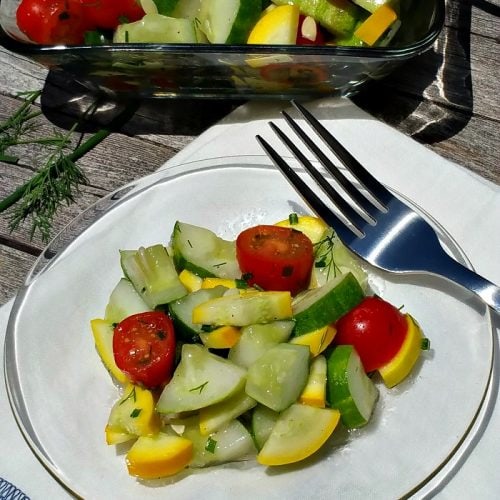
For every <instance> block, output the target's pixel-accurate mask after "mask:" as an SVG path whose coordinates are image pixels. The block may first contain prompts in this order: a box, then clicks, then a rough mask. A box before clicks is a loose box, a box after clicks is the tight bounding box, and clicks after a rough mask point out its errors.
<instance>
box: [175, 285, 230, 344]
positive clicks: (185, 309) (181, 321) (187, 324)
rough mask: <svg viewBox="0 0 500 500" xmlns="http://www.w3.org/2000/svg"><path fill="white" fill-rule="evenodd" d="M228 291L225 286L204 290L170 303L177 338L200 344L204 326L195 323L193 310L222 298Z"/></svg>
mask: <svg viewBox="0 0 500 500" xmlns="http://www.w3.org/2000/svg"><path fill="white" fill-rule="evenodd" d="M226 290H227V288H225V287H223V286H216V287H214V288H203V289H201V290H197V291H196V292H192V293H189V294H188V295H185V296H184V297H181V298H180V299H177V300H174V301H173V302H170V304H169V305H168V309H169V311H170V316H171V317H172V320H173V322H174V326H175V333H176V335H177V337H178V338H180V339H182V340H185V341H186V342H198V341H199V335H200V333H202V331H203V325H201V324H195V323H193V309H194V308H195V307H196V306H197V305H199V304H202V303H203V302H206V301H207V300H211V299H215V298H217V297H221V296H222V295H223V294H224V292H225V291H226Z"/></svg>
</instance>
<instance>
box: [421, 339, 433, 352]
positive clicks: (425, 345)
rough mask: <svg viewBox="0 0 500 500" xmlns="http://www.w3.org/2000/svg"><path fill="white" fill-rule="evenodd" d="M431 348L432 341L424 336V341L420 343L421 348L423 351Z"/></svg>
mask: <svg viewBox="0 0 500 500" xmlns="http://www.w3.org/2000/svg"><path fill="white" fill-rule="evenodd" d="M430 348H431V341H430V339H428V338H427V337H424V338H423V339H422V342H421V343H420V349H422V351H428V350H429V349H430Z"/></svg>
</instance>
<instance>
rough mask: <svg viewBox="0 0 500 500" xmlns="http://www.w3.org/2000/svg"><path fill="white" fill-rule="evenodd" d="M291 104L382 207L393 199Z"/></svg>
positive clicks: (303, 111) (313, 120)
mask: <svg viewBox="0 0 500 500" xmlns="http://www.w3.org/2000/svg"><path fill="white" fill-rule="evenodd" d="M292 104H293V106H294V107H295V109H297V111H298V112H299V113H300V114H301V115H302V116H303V117H304V119H305V120H306V122H307V123H309V125H310V126H311V127H312V128H313V129H314V131H315V132H316V133H317V134H318V135H319V136H320V137H321V138H322V139H323V141H325V143H326V144H327V145H328V146H329V147H330V149H331V150H332V152H333V153H334V154H335V155H336V156H337V158H338V159H339V160H340V161H341V162H342V163H343V164H344V166H345V167H346V168H347V170H349V172H351V174H352V175H354V177H355V178H356V179H357V180H358V181H359V182H360V183H361V184H362V185H363V186H364V188H365V189H366V190H367V191H368V192H369V193H370V195H371V196H373V197H374V198H375V199H376V200H377V201H378V202H379V203H380V204H381V205H382V206H383V207H386V206H387V204H388V203H389V201H390V200H391V199H392V198H393V196H392V194H391V193H390V192H389V190H388V189H387V188H386V187H385V186H384V185H383V184H381V183H380V182H379V181H378V180H377V179H376V178H375V177H373V175H372V174H370V172H368V170H366V169H365V168H364V167H363V165H361V163H359V161H358V160H356V158H354V156H352V155H351V153H349V151H347V149H346V148H345V147H344V146H342V144H340V142H339V141H338V140H337V139H335V137H333V135H332V134H331V133H330V132H329V131H328V130H327V129H326V128H325V127H324V126H323V125H322V124H321V123H320V122H319V120H318V119H316V118H315V117H314V116H313V115H312V114H311V113H310V112H309V111H308V110H307V109H306V108H305V107H304V106H303V105H302V104H300V103H298V102H296V101H294V100H292Z"/></svg>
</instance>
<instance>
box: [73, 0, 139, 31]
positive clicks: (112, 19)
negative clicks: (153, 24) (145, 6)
mask: <svg viewBox="0 0 500 500" xmlns="http://www.w3.org/2000/svg"><path fill="white" fill-rule="evenodd" d="M80 3H81V4H82V7H83V12H84V16H85V19H86V20H87V22H88V24H89V25H91V26H94V28H101V29H110V30H111V29H114V28H116V27H117V26H118V25H119V24H121V23H124V22H127V23H131V22H133V21H137V20H139V19H141V18H142V17H143V16H144V11H143V10H142V7H141V4H140V2H139V0H80Z"/></svg>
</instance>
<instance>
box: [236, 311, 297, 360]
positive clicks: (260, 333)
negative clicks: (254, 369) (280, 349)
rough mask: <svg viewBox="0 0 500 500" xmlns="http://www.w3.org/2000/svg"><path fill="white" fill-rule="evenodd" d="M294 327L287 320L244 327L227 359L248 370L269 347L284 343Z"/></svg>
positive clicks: (291, 322) (293, 324) (292, 323)
mask: <svg viewBox="0 0 500 500" xmlns="http://www.w3.org/2000/svg"><path fill="white" fill-rule="evenodd" d="M294 326H295V323H294V322H293V321H287V320H283V321H273V322H272V323H265V324H261V325H249V326H245V327H243V328H242V329H241V337H240V340H239V341H238V343H237V344H236V345H235V346H234V347H232V348H231V349H230V350H229V354H228V359H229V360H231V361H232V362H233V363H235V364H237V365H239V366H242V367H244V368H248V367H250V366H251V365H252V364H253V363H254V362H255V361H257V359H258V358H260V356H262V355H263V354H264V353H265V352H267V351H268V350H269V349H270V348H271V347H273V346H275V345H276V344H280V343H281V342H286V341H287V340H288V338H289V337H290V334H291V333H292V330H293V327H294Z"/></svg>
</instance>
